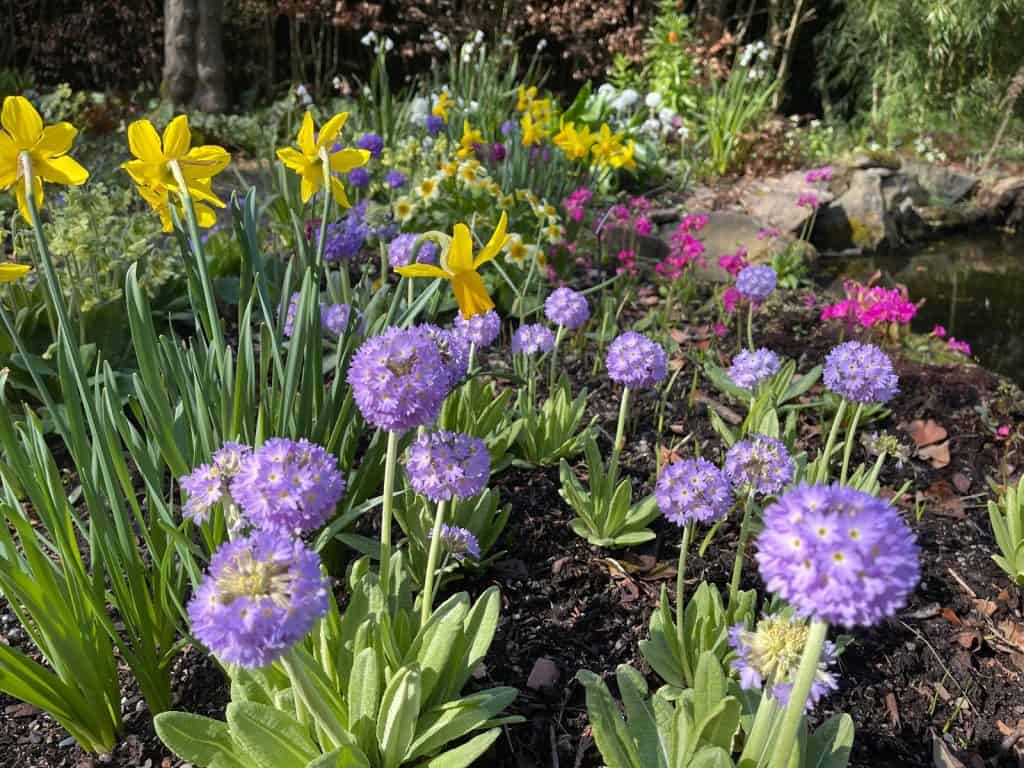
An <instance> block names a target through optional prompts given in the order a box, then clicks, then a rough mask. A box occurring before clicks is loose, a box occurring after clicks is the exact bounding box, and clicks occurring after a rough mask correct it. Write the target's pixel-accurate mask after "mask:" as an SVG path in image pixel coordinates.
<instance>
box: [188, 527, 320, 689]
mask: <svg viewBox="0 0 1024 768" xmlns="http://www.w3.org/2000/svg"><path fill="white" fill-rule="evenodd" d="M328 604H329V596H328V583H327V580H326V579H325V578H324V576H323V575H322V573H321V569H320V558H319V557H317V555H316V554H315V553H313V552H312V551H311V550H309V549H307V548H306V546H305V545H304V544H303V543H302V542H301V541H299V540H297V539H293V538H290V537H286V536H279V535H278V534H276V533H272V532H269V531H257V532H255V533H252V534H251V535H249V536H247V537H244V538H239V539H235V540H234V541H229V542H228V543H226V544H224V545H223V546H222V547H221V548H220V549H218V550H217V551H216V553H214V555H213V558H212V559H211V560H210V570H209V573H208V574H207V575H206V576H205V577H204V578H203V580H202V582H201V583H200V585H199V588H198V589H197V590H196V593H195V595H194V596H193V598H192V600H191V601H190V602H189V604H188V609H187V610H188V617H189V622H190V624H191V627H192V634H193V635H194V636H195V638H196V639H197V640H199V642H201V643H202V644H203V645H205V646H206V647H207V648H209V649H210V650H211V651H212V652H213V653H214V654H216V656H217V657H218V658H220V659H221V661H224V662H226V663H228V664H236V665H238V666H240V667H244V668H246V669H258V668H261V667H265V666H267V665H268V664H271V663H273V662H274V661H276V660H277V659H279V658H280V657H281V656H283V655H284V654H285V652H287V651H288V649H290V648H291V647H292V646H293V645H294V644H295V643H297V642H298V641H299V640H301V639H302V638H303V637H305V636H306V634H307V633H308V632H309V631H310V630H311V629H312V628H313V625H314V624H315V623H316V621H317V619H319V618H320V617H321V616H323V615H324V613H326V612H327V608H328Z"/></svg>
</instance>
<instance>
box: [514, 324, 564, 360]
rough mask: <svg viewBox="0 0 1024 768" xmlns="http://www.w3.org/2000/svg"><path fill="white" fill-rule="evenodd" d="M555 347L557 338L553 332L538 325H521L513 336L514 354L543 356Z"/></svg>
mask: <svg viewBox="0 0 1024 768" xmlns="http://www.w3.org/2000/svg"><path fill="white" fill-rule="evenodd" d="M554 346H555V336H554V334H553V333H551V330H550V329H548V328H545V327H544V326H543V325H539V324H537V323H534V324H527V325H521V326H519V327H518V328H516V332H515V333H514V334H512V354H514V355H543V354H544V353H545V352H550V351H551V350H552V349H554Z"/></svg>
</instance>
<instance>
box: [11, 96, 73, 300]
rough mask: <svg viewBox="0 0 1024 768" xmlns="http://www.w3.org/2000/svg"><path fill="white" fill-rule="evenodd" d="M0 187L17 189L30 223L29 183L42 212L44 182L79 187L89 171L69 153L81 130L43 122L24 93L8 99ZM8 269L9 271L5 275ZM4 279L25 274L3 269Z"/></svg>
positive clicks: (24, 215) (19, 205)
mask: <svg viewBox="0 0 1024 768" xmlns="http://www.w3.org/2000/svg"><path fill="white" fill-rule="evenodd" d="M0 128H2V129H0V189H3V190H9V189H12V188H13V189H14V196H15V198H16V199H17V201H18V210H19V211H20V212H21V216H22V218H23V219H25V221H27V222H28V223H30V224H31V223H32V217H31V214H30V211H29V205H28V195H27V192H28V189H27V187H28V184H29V183H30V184H31V186H32V192H33V194H32V199H33V202H34V203H35V207H36V210H37V211H38V210H39V209H40V208H41V207H42V205H43V182H44V181H46V182H49V183H51V184H64V185H68V186H75V187H77V186H79V185H81V184H84V183H85V181H86V179H88V178H89V172H88V171H87V170H85V168H83V167H82V166H81V165H79V164H78V162H77V161H76V160H75V159H74V158H72V157H71V156H69V155H68V152H69V151H70V150H71V144H72V142H73V141H74V140H75V136H76V135H77V134H78V130H77V129H76V128H75V127H74V126H73V125H71V123H56V124H55V125H46V126H44V125H43V119H42V118H41V117H40V116H39V113H38V112H37V111H36V108H35V107H33V106H32V104H31V103H30V102H29V101H28V99H26V98H25V97H23V96H8V97H7V98H5V99H4V105H3V113H2V114H0ZM3 272H6V274H3ZM3 272H0V280H2V281H3V282H7V281H8V280H14V279H17V278H18V277H21V275H22V274H24V270H22V271H21V272H20V273H19V272H18V270H17V269H14V270H11V269H7V270H3Z"/></svg>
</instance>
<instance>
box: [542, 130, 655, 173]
mask: <svg viewBox="0 0 1024 768" xmlns="http://www.w3.org/2000/svg"><path fill="white" fill-rule="evenodd" d="M623 138H624V137H623V134H621V133H613V132H612V129H611V128H610V127H609V126H608V124H607V123H604V124H603V125H602V126H601V128H600V130H599V131H598V132H597V133H592V132H591V130H590V127H589V126H587V125H584V126H583V127H582V128H577V127H576V123H574V122H573V121H571V120H570V121H568V122H566V121H564V120H563V121H562V123H561V125H560V126H559V131H558V133H557V134H555V137H554V143H555V146H556V147H558V148H559V149H561V150H562V152H563V153H564V154H565V156H566V157H568V158H569V159H570V160H580V161H583V160H586V159H587V157H588V156H589V157H590V159H591V161H592V162H593V163H594V164H595V165H597V166H599V167H601V168H625V169H627V170H635V169H636V158H635V156H634V155H635V152H636V144H635V143H634V142H633V140H632V139H628V140H626V141H623Z"/></svg>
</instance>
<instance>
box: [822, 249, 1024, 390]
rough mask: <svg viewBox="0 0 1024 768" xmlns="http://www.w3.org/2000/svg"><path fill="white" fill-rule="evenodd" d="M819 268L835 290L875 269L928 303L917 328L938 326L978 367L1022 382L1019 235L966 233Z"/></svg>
mask: <svg viewBox="0 0 1024 768" xmlns="http://www.w3.org/2000/svg"><path fill="white" fill-rule="evenodd" d="M823 264H824V266H825V269H826V275H827V277H828V278H830V279H834V280H835V281H836V284H835V285H834V287H836V288H838V287H839V283H841V281H842V279H843V278H845V277H853V278H856V279H858V280H867V279H868V278H870V277H871V275H872V274H874V272H875V271H876V270H880V271H881V272H882V274H883V276H884V277H885V279H886V280H887V281H888V280H892V281H894V282H897V283H903V284H905V285H906V286H907V288H908V290H909V291H910V298H911V300H913V301H917V300H918V299H922V298H923V299H926V301H925V304H924V306H922V307H921V308H920V309H919V310H918V312H917V316H916V317H915V318H914V320H913V322H912V323H911V326H912V328H913V329H914V330H915V331H919V332H922V333H927V332H928V331H930V330H931V329H932V328H933V327H934V326H935V325H936V324H938V325H943V326H945V327H946V329H947V331H948V332H949V334H950V335H951V336H955V337H956V338H958V339H963V340H965V341H967V342H968V343H970V345H971V348H972V352H973V355H974V357H975V358H976V359H977V360H978V361H979V362H981V363H982V364H983V365H985V366H986V367H988V368H991V369H993V370H997V371H1000V372H1001V373H1004V374H1006V375H1007V376H1009V377H1010V378H1012V379H1014V380H1015V381H1017V382H1018V383H1021V384H1024V237H1019V236H1013V235H1004V234H1000V233H992V234H984V235H964V236H961V237H954V238H949V239H945V240H941V241H938V242H935V243H931V244H929V245H927V246H924V247H922V248H920V249H919V250H915V251H911V252H904V253H896V254H887V255H883V256H870V257H859V258H854V259H849V260H843V261H841V262H839V261H831V260H828V259H824V260H823Z"/></svg>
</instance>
